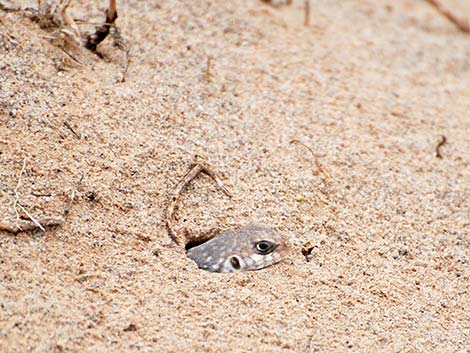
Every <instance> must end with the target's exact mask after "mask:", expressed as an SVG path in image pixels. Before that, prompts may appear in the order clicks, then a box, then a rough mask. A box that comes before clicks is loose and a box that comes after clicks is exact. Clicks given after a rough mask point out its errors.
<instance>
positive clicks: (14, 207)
mask: <svg viewBox="0 0 470 353" xmlns="http://www.w3.org/2000/svg"><path fill="white" fill-rule="evenodd" d="M25 168H26V157H24V159H23V166H22V167H21V170H20V174H19V175H18V182H17V184H16V187H15V190H14V192H15V199H14V200H13V209H14V210H15V214H16V224H17V225H18V222H19V220H20V213H19V212H18V208H17V205H18V201H19V198H20V195H19V194H18V190H19V189H20V186H21V176H22V175H23V172H24V170H25ZM18 227H19V226H18ZM20 229H21V228H20Z"/></svg>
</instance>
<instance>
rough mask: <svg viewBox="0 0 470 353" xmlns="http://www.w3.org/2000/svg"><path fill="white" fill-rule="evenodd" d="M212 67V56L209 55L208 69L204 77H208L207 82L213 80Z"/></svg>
mask: <svg viewBox="0 0 470 353" xmlns="http://www.w3.org/2000/svg"><path fill="white" fill-rule="evenodd" d="M211 68H212V56H210V55H209V56H208V57H207V64H206V71H205V73H204V77H205V78H206V81H207V82H211V77H212V73H211Z"/></svg>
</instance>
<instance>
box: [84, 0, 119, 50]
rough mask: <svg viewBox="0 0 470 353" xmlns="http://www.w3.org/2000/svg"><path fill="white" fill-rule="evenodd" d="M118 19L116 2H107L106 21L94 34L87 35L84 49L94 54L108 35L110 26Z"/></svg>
mask: <svg viewBox="0 0 470 353" xmlns="http://www.w3.org/2000/svg"><path fill="white" fill-rule="evenodd" d="M117 18H118V14H117V10H116V0H109V7H108V9H107V10H106V20H105V23H103V24H102V25H101V26H99V27H97V28H96V29H95V33H92V34H90V35H88V37H87V40H86V42H85V48H87V49H89V50H91V51H93V52H95V51H96V48H97V47H98V44H100V43H101V42H102V41H103V40H104V39H105V38H106V37H107V36H108V34H109V31H110V29H111V26H114V22H116V19H117Z"/></svg>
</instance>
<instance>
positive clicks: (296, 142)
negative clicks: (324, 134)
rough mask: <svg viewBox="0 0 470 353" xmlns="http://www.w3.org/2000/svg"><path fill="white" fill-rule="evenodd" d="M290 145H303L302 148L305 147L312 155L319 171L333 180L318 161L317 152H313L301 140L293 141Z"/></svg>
mask: <svg viewBox="0 0 470 353" xmlns="http://www.w3.org/2000/svg"><path fill="white" fill-rule="evenodd" d="M290 143H291V144H294V143H295V144H298V145H301V146H303V147H305V148H306V149H307V150H308V151H309V152H310V153H311V154H312V156H313V159H314V161H315V166H316V167H317V169H318V170H319V171H321V172H322V173H323V174H325V176H326V177H327V178H331V176H330V173H328V171H327V170H326V169H325V168H324V167H323V166H322V164H321V163H320V161H319V160H318V157H317V156H316V154H315V152H313V150H312V149H311V148H310V147H308V146H307V145H306V144H304V143H303V142H301V141H299V140H292V141H291V142H290Z"/></svg>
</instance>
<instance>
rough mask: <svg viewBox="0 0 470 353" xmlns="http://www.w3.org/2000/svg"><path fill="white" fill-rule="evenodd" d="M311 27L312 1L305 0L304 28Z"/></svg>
mask: <svg viewBox="0 0 470 353" xmlns="http://www.w3.org/2000/svg"><path fill="white" fill-rule="evenodd" d="M309 25H310V0H305V17H304V26H309Z"/></svg>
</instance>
